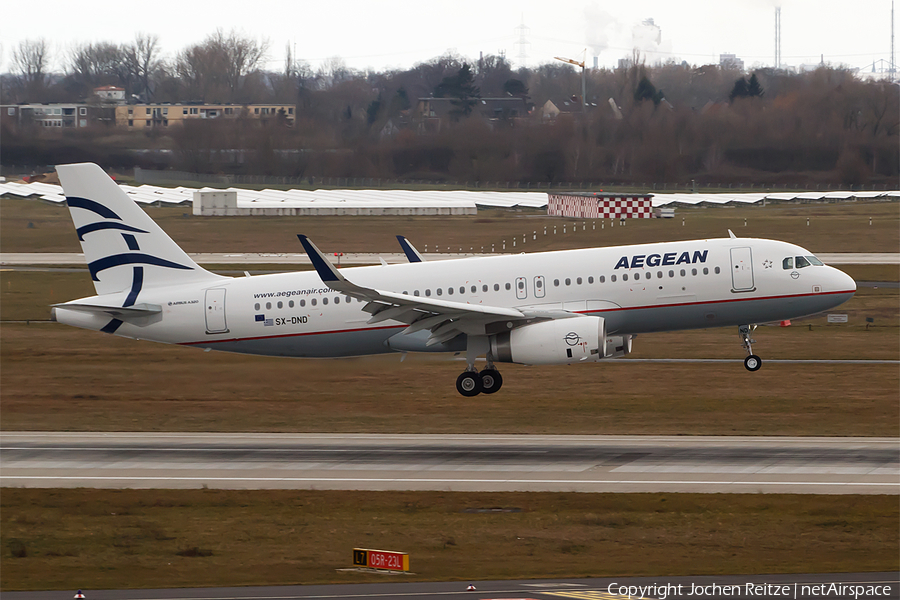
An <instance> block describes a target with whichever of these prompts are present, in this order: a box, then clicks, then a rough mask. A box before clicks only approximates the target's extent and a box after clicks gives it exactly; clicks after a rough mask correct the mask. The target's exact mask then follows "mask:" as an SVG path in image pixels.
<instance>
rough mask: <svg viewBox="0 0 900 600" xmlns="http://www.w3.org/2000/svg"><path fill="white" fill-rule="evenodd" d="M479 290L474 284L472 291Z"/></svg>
mask: <svg viewBox="0 0 900 600" xmlns="http://www.w3.org/2000/svg"><path fill="white" fill-rule="evenodd" d="M477 291H478V288H477V287H475V286H474V285H473V286H472V293H473V294H474V293H475V292H477Z"/></svg>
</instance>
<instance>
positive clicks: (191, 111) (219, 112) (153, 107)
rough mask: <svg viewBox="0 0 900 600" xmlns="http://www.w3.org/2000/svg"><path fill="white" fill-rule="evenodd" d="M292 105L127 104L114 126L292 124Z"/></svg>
mask: <svg viewBox="0 0 900 600" xmlns="http://www.w3.org/2000/svg"><path fill="white" fill-rule="evenodd" d="M295 113H296V110H295V107H294V106H293V105H287V104H129V105H127V106H124V105H123V106H117V107H116V125H118V126H120V127H126V128H129V129H146V128H148V127H169V126H170V125H181V124H183V123H184V122H185V121H188V120H192V119H225V120H227V119H237V118H238V117H244V118H248V119H258V120H260V121H262V122H266V121H270V120H275V119H284V120H285V121H286V122H287V123H288V124H293V123H294V119H295V117H296V114H295Z"/></svg>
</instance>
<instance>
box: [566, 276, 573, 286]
mask: <svg viewBox="0 0 900 600" xmlns="http://www.w3.org/2000/svg"><path fill="white" fill-rule="evenodd" d="M566 285H572V280H571V279H569V278H568V277H566Z"/></svg>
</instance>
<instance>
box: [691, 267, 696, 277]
mask: <svg viewBox="0 0 900 600" xmlns="http://www.w3.org/2000/svg"><path fill="white" fill-rule="evenodd" d="M691 275H693V276H695V277H696V276H697V269H691Z"/></svg>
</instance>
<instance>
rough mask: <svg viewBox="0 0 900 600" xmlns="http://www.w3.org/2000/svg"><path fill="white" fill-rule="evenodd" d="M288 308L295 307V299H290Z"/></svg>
mask: <svg viewBox="0 0 900 600" xmlns="http://www.w3.org/2000/svg"><path fill="white" fill-rule="evenodd" d="M288 308H294V301H293V300H290V301H288Z"/></svg>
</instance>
